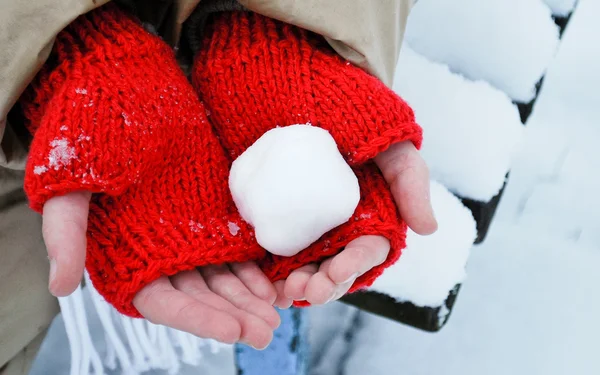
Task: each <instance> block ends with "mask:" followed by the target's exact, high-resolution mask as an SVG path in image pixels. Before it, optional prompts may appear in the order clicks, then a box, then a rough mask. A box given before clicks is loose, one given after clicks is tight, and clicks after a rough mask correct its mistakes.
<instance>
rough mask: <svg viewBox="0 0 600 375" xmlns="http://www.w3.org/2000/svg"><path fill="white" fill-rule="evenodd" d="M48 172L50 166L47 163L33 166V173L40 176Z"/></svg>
mask: <svg viewBox="0 0 600 375" xmlns="http://www.w3.org/2000/svg"><path fill="white" fill-rule="evenodd" d="M46 172H48V167H46V166H45V165H36V166H35V167H33V173H34V174H36V175H38V176H39V175H41V174H44V173H46Z"/></svg>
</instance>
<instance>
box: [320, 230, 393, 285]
mask: <svg viewBox="0 0 600 375" xmlns="http://www.w3.org/2000/svg"><path fill="white" fill-rule="evenodd" d="M389 252H390V241H388V240H387V239H386V238H384V237H381V236H362V237H359V238H357V239H355V240H353V241H351V242H350V243H348V245H346V248H345V249H344V250H342V251H341V252H340V253H339V254H337V255H336V256H334V257H333V258H332V260H331V265H330V266H329V268H328V276H329V278H330V279H331V280H332V281H333V282H334V283H335V284H336V285H340V284H346V283H348V282H349V281H350V280H352V279H356V278H357V277H358V276H360V275H362V274H364V273H365V272H367V271H368V270H370V269H371V268H373V267H375V266H377V265H380V264H381V263H383V262H384V261H385V259H386V258H387V256H388V253H389Z"/></svg>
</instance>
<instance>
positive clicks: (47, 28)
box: [0, 0, 108, 168]
mask: <svg viewBox="0 0 600 375" xmlns="http://www.w3.org/2000/svg"><path fill="white" fill-rule="evenodd" d="M107 1H108V0H61V1H56V0H34V1H31V0H0V9H1V10H2V11H0V51H2V53H0V141H2V142H0V166H5V167H7V166H10V167H14V168H18V167H22V166H23V160H24V155H25V152H24V149H23V145H21V144H20V143H16V142H13V140H14V138H13V137H11V138H10V139H8V140H5V139H3V138H4V136H6V137H10V134H8V131H7V127H8V124H7V121H6V115H7V114H8V111H9V110H10V108H11V107H12V106H13V105H14V104H15V102H16V101H17V99H18V97H19V96H20V95H21V93H22V92H23V90H24V89H25V87H26V86H27V84H28V83H29V82H30V81H31V79H32V78H33V76H34V75H35V74H36V73H37V72H38V70H39V69H40V67H41V66H42V64H43V63H44V62H45V61H46V59H47V58H48V54H49V53H50V50H51V48H52V44H53V42H54V37H55V36H56V34H58V32H59V31H60V30H62V29H63V28H64V27H65V26H66V25H68V24H69V23H70V22H71V21H73V20H74V19H75V18H77V16H79V15H80V14H83V13H85V12H87V11H89V10H90V9H93V8H95V7H97V6H100V5H102V4H103V3H106V2H107ZM9 142H10V144H9Z"/></svg>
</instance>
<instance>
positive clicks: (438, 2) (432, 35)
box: [406, 0, 559, 102]
mask: <svg viewBox="0 0 600 375" xmlns="http://www.w3.org/2000/svg"><path fill="white" fill-rule="evenodd" d="M558 39H559V35H558V27H557V26H556V24H555V23H554V21H553V20H552V17H551V14H550V10H549V9H548V7H547V6H545V5H544V4H543V3H542V2H541V1H539V0H486V1H481V0H455V1H447V0H421V1H419V2H418V3H417V4H416V5H415V6H414V9H413V10H412V12H411V15H410V18H409V23H408V26H407V30H406V40H407V41H408V42H409V43H410V44H411V45H412V46H413V48H414V49H415V50H416V51H417V52H419V53H421V54H422V55H423V56H425V57H427V58H429V59H431V60H433V61H437V62H440V63H444V64H448V66H449V67H450V69H451V70H452V71H454V72H458V73H460V74H463V75H465V76H466V77H468V78H471V79H474V80H477V79H483V80H486V81H488V82H489V83H491V84H492V85H493V86H495V87H497V88H499V89H500V90H502V91H504V92H506V93H507V94H508V95H509V96H510V97H511V98H512V99H514V100H516V101H519V102H529V101H531V99H533V98H534V96H535V85H536V83H537V82H538V81H539V80H540V79H541V78H542V76H543V74H544V72H545V71H546V68H547V67H548V65H549V63H550V61H551V59H552V57H553V56H554V53H555V51H556V48H557V46H558Z"/></svg>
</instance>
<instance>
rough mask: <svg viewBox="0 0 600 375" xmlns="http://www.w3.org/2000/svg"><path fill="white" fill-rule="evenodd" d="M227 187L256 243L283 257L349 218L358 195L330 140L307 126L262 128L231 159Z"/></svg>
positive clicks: (343, 163) (349, 171)
mask: <svg viewBox="0 0 600 375" xmlns="http://www.w3.org/2000/svg"><path fill="white" fill-rule="evenodd" d="M229 187H230V189H231V193H232V195H233V199H234V201H235V203H236V205H237V207H238V210H239V211H240V214H241V215H242V217H243V218H244V220H246V221H247V222H248V223H250V224H251V225H253V226H254V228H255V231H256V239H257V241H258V243H259V244H260V245H261V246H263V247H264V248H265V249H266V250H267V251H269V252H271V253H273V254H277V255H283V256H291V255H294V254H296V253H298V252H299V251H300V250H302V249H304V248H306V247H307V246H308V245H310V244H311V243H313V242H314V241H316V240H317V239H318V238H319V237H321V236H322V235H323V234H324V233H326V232H328V231H329V230H331V229H333V228H335V227H336V226H338V225H340V224H342V223H345V222H346V221H348V219H349V218H350V217H351V216H352V214H353V213H354V210H355V209H356V206H357V205H358V201H359V200H360V189H359V185H358V179H357V178H356V176H355V175H354V172H353V171H352V169H351V168H350V166H348V164H347V163H346V161H345V160H344V159H343V157H342V156H341V154H340V153H339V151H338V148H337V145H336V144H335V141H334V139H333V138H332V137H331V135H330V134H329V133H328V132H327V131H325V130H323V129H321V128H317V127H313V126H310V125H293V126H287V127H282V128H276V129H272V130H270V131H268V132H266V133H265V134H264V135H263V136H262V137H261V138H260V139H258V140H257V141H256V142H255V143H254V144H253V145H252V146H250V147H249V148H248V149H247V150H246V151H245V152H244V153H243V154H242V155H240V156H239V157H238V158H237V159H236V160H235V161H234V163H233V165H232V167H231V172H230V176H229Z"/></svg>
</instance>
